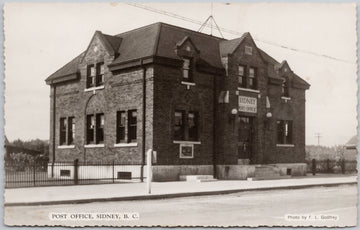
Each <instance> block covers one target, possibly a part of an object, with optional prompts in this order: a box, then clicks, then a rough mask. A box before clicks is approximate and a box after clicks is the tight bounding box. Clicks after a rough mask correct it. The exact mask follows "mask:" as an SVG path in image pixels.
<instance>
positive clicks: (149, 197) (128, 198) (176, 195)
mask: <svg viewBox="0 0 360 230" xmlns="http://www.w3.org/2000/svg"><path fill="white" fill-rule="evenodd" d="M353 184H357V182H356V181H355V182H338V183H324V184H308V185H290V186H279V187H268V188H266V187H264V188H248V189H246V188H245V189H232V190H219V191H204V192H189V193H173V194H156V195H140V196H123V197H109V198H93V199H78V200H59V201H39V202H18V203H16V202H15V203H4V207H14V206H37V205H60V204H84V203H93V202H109V201H134V200H156V199H168V198H179V197H190V196H208V195H222V194H231V193H238V192H251V191H267V190H281V189H302V188H311V187H333V186H339V185H353Z"/></svg>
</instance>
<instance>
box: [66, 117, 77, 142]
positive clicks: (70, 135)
mask: <svg viewBox="0 0 360 230" xmlns="http://www.w3.org/2000/svg"><path fill="white" fill-rule="evenodd" d="M68 121H69V122H68V144H69V145H72V144H74V139H75V118H74V117H69V118H68Z"/></svg>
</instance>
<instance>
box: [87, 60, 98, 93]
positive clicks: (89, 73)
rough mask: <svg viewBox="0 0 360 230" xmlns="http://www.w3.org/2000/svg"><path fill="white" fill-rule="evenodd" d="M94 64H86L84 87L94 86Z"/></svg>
mask: <svg viewBox="0 0 360 230" xmlns="http://www.w3.org/2000/svg"><path fill="white" fill-rule="evenodd" d="M95 76H96V71H95V66H94V65H88V67H87V77H86V88H91V87H95Z"/></svg>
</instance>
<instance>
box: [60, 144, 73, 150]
mask: <svg viewBox="0 0 360 230" xmlns="http://www.w3.org/2000/svg"><path fill="white" fill-rule="evenodd" d="M73 148H75V145H59V146H58V149H73Z"/></svg>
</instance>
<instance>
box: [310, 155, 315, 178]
mask: <svg viewBox="0 0 360 230" xmlns="http://www.w3.org/2000/svg"><path fill="white" fill-rule="evenodd" d="M311 162H312V164H311V171H312V174H313V176H315V175H316V160H315V159H312V161H311Z"/></svg>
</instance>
